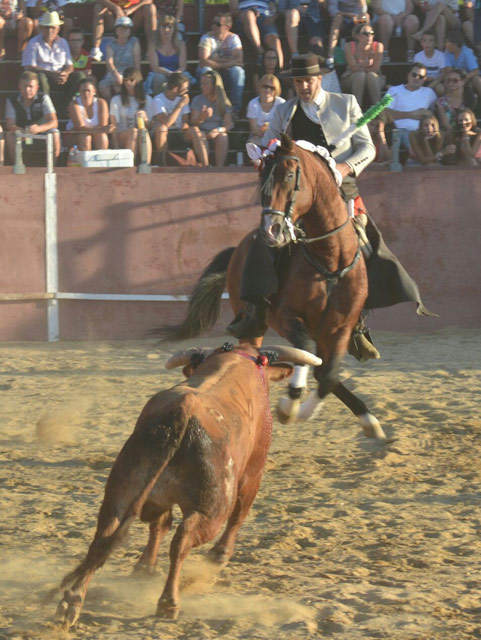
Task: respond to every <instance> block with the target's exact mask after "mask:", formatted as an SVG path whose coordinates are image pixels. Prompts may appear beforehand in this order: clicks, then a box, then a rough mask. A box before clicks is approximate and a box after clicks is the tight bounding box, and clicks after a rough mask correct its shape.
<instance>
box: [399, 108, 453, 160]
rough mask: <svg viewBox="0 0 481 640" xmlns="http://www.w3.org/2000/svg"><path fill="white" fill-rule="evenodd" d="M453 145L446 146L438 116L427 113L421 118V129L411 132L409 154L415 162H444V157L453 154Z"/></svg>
mask: <svg viewBox="0 0 481 640" xmlns="http://www.w3.org/2000/svg"><path fill="white" fill-rule="evenodd" d="M453 151H454V149H453V147H452V145H448V146H445V137H444V135H443V134H442V133H441V132H440V130H439V122H438V119H437V118H436V116H433V115H426V116H422V117H421V119H420V120H419V129H418V130H417V131H411V133H410V134H409V155H410V158H411V159H412V160H414V163H410V164H422V165H428V164H435V163H436V162H441V163H443V159H444V158H445V156H446V158H447V156H449V155H452V153H453Z"/></svg>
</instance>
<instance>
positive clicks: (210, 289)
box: [150, 247, 235, 342]
mask: <svg viewBox="0 0 481 640" xmlns="http://www.w3.org/2000/svg"><path fill="white" fill-rule="evenodd" d="M234 250H235V248H234V247H229V248H228V249H224V250H223V251H221V252H220V253H218V254H217V255H216V256H215V258H213V260H212V261H211V262H210V264H209V265H208V266H207V268H206V269H205V271H204V272H203V274H202V275H201V276H200V278H199V280H198V281H197V284H196V285H195V287H194V290H193V291H192V294H191V296H190V298H189V306H188V309H187V315H186V317H185V318H184V320H183V321H182V323H181V324H179V325H171V326H163V327H157V328H155V329H153V330H152V331H151V332H150V333H151V335H153V336H156V337H158V338H160V339H161V341H162V342H167V341H176V340H187V339H189V338H195V337H196V336H200V335H204V334H205V333H207V332H208V331H209V330H210V329H212V327H213V326H214V325H215V323H216V322H217V320H218V318H219V315H220V303H221V299H222V294H223V292H224V289H225V285H226V279H227V267H228V266H229V262H230V259H231V257H232V254H233V253H234Z"/></svg>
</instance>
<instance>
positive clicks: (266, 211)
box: [259, 134, 309, 247]
mask: <svg viewBox="0 0 481 640" xmlns="http://www.w3.org/2000/svg"><path fill="white" fill-rule="evenodd" d="M301 174H302V171H301V159H300V157H299V155H298V153H297V150H296V148H295V145H294V143H293V141H292V140H291V139H290V138H289V136H287V135H285V134H282V136H281V144H280V146H278V147H277V148H276V150H275V151H274V153H273V154H272V155H270V156H267V157H265V159H264V162H263V167H262V171H261V177H260V179H261V187H260V188H261V205H262V219H261V223H260V226H259V228H260V230H261V232H262V233H263V235H264V237H265V240H266V242H267V244H268V245H269V246H271V247H283V246H284V245H286V244H288V243H289V242H290V241H291V240H293V239H294V235H293V234H294V231H293V224H294V222H295V221H296V220H297V219H298V218H299V217H300V216H302V215H303V213H305V212H306V211H307V210H308V208H309V207H308V206H306V205H307V202H306V200H307V197H306V195H305V194H304V193H303V192H302V187H301Z"/></svg>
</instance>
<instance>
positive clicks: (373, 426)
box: [358, 413, 387, 440]
mask: <svg viewBox="0 0 481 640" xmlns="http://www.w3.org/2000/svg"><path fill="white" fill-rule="evenodd" d="M358 417H359V420H360V422H361V425H362V429H363V431H364V435H365V436H366V438H377V439H378V440H387V437H386V434H385V433H384V431H383V429H382V427H381V425H380V424H379V420H378V419H377V418H376V417H375V416H373V415H372V413H364V414H363V415H361V416H358Z"/></svg>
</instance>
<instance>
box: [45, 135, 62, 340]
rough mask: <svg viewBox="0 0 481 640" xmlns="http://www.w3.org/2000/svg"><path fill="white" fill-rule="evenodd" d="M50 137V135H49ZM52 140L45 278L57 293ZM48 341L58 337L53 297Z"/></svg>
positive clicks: (47, 183)
mask: <svg viewBox="0 0 481 640" xmlns="http://www.w3.org/2000/svg"><path fill="white" fill-rule="evenodd" d="M49 138H50V136H49ZM52 142H53V141H52V140H51V139H50V144H48V143H47V147H48V152H49V157H50V159H48V160H47V166H48V172H47V173H46V174H45V271H46V273H45V279H46V284H47V293H52V294H54V296H56V294H57V293H58V242H57V174H55V173H53V159H52V158H53V148H52ZM47 327H48V341H49V342H56V341H57V340H58V339H59V335H60V327H59V308H58V300H57V299H56V297H53V298H51V299H49V300H48V302H47Z"/></svg>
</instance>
